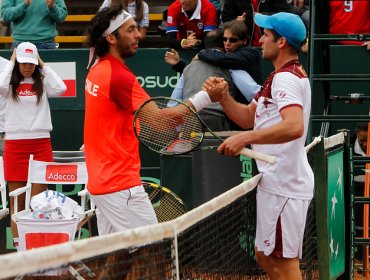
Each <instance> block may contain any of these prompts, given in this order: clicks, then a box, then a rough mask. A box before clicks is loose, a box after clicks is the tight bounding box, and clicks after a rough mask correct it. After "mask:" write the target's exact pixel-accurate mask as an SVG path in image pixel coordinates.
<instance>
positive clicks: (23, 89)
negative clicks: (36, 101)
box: [16, 84, 37, 96]
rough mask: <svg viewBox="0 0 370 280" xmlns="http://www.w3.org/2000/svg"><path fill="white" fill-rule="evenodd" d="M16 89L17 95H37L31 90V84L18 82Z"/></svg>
mask: <svg viewBox="0 0 370 280" xmlns="http://www.w3.org/2000/svg"><path fill="white" fill-rule="evenodd" d="M16 91H17V93H18V95H19V96H34V95H37V93H36V91H34V90H33V84H20V85H19V86H18V87H17V90H16Z"/></svg>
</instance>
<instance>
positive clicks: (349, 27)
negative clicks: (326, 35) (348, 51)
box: [328, 0, 370, 45]
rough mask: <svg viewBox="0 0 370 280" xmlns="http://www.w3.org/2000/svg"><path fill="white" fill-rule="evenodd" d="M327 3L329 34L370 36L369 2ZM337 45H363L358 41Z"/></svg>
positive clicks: (334, 0)
mask: <svg viewBox="0 0 370 280" xmlns="http://www.w3.org/2000/svg"><path fill="white" fill-rule="evenodd" d="M328 3H329V9H330V10H329V32H330V33H331V34H370V19H369V15H370V1H353V0H352V1H343V0H333V1H328ZM338 43H339V44H347V45H363V44H364V42H363V41H361V40H358V41H339V42H338Z"/></svg>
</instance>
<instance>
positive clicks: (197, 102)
mask: <svg viewBox="0 0 370 280" xmlns="http://www.w3.org/2000/svg"><path fill="white" fill-rule="evenodd" d="M189 101H190V102H191V103H192V104H193V106H194V108H195V111H196V112H199V111H200V110H202V109H203V108H204V107H207V106H208V105H210V104H211V103H212V101H211V98H210V97H209V95H208V93H207V92H206V91H204V90H201V91H200V92H198V93H197V94H195V95H194V96H193V97H190V98H189Z"/></svg>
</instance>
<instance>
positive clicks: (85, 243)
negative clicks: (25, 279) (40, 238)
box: [0, 174, 262, 278]
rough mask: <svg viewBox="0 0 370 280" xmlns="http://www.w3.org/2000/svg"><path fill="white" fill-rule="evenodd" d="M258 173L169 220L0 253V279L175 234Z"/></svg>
mask: <svg viewBox="0 0 370 280" xmlns="http://www.w3.org/2000/svg"><path fill="white" fill-rule="evenodd" d="M261 176H262V175H261V174H258V175H256V176H254V177H253V178H251V179H249V180H247V181H244V182H243V183H241V184H240V185H238V186H236V187H234V188H232V189H230V190H229V191H227V192H225V193H223V194H222V195H220V196H218V197H216V198H214V199H212V200H210V201H209V202H207V203H205V204H203V205H201V206H199V207H198V208H195V209H193V210H192V211H190V212H188V213H186V214H184V215H183V216H180V217H178V218H177V219H175V220H172V221H169V222H165V223H161V224H156V225H150V226H145V227H140V228H136V229H132V230H128V231H124V232H118V233H113V234H109V235H102V236H97V237H92V238H88V239H83V240H78V241H74V242H69V243H63V244H59V245H55V246H49V247H43V248H38V249H34V250H29V251H25V252H18V253H11V254H5V255H2V256H0V271H1V276H0V278H7V277H14V276H17V275H23V274H28V273H32V272H35V271H40V270H43V269H47V268H51V267H59V266H61V265H63V264H66V263H71V262H75V261H78V260H82V259H86V258H90V257H94V256H97V255H102V254H106V253H110V252H113V251H116V250H120V249H124V248H130V247H136V246H140V245H142V244H148V243H154V242H156V241H160V240H163V239H165V238H171V237H175V236H176V235H177V234H178V233H181V232H182V231H183V230H185V229H186V228H188V227H189V226H191V225H193V224H195V223H197V222H199V221H200V220H202V219H204V218H206V217H208V216H210V215H212V214H213V213H215V212H216V211H218V210H220V209H222V208H223V207H224V206H226V205H228V204H230V203H232V202H233V201H235V200H236V199H238V198H239V197H241V196H243V195H245V194H246V193H248V192H249V191H251V190H253V189H254V188H255V187H256V186H257V184H258V182H259V180H260V178H261Z"/></svg>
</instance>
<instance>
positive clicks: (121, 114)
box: [84, 6, 227, 235]
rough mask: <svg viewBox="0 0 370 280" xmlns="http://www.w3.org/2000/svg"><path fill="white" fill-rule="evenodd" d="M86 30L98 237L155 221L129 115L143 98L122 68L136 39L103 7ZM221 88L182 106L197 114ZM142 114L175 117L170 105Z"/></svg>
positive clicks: (122, 14) (88, 131)
mask: <svg viewBox="0 0 370 280" xmlns="http://www.w3.org/2000/svg"><path fill="white" fill-rule="evenodd" d="M88 32H89V39H88V40H89V41H88V44H89V46H90V47H91V48H94V51H95V54H96V55H97V56H98V58H99V59H98V61H97V63H96V64H95V65H93V66H92V67H91V69H90V71H89V73H88V75H87V78H86V85H85V100H86V103H85V104H86V108H85V127H84V145H85V146H84V149H85V157H86V165H87V171H88V175H89V183H88V190H89V192H90V193H91V199H92V201H94V203H95V205H96V206H97V211H96V215H97V222H98V231H99V235H102V234H108V233H112V232H117V231H122V230H127V229H130V228H134V227H138V226H143V225H148V224H154V223H157V219H156V216H155V213H154V210H153V207H152V205H151V203H150V201H149V199H148V195H147V194H146V192H145V190H144V188H143V186H142V183H141V178H140V156H139V145H138V140H137V139H136V137H135V133H134V129H133V119H134V113H135V111H136V110H137V108H139V106H140V105H141V104H142V103H144V102H145V101H146V100H147V99H149V95H148V94H147V93H146V92H145V91H144V89H143V88H142V87H141V86H140V83H139V82H138V80H137V79H136V77H135V75H134V74H133V73H132V72H131V71H130V69H129V68H128V67H127V66H126V59H127V58H129V57H131V56H133V55H135V54H136V52H137V49H138V47H139V45H138V43H139V40H140V36H141V35H140V32H139V31H138V28H137V24H136V22H135V20H134V18H133V17H132V16H131V15H130V14H129V13H128V12H126V11H125V10H123V9H122V7H119V6H113V7H109V8H104V9H102V10H101V11H99V12H98V13H97V14H96V16H95V17H94V18H93V19H92V22H91V26H90V28H89V31H88ZM226 89H227V83H226V82H221V83H220V84H218V85H217V86H216V87H214V88H213V89H212V90H209V93H207V92H206V91H200V92H199V93H198V94H196V95H195V96H194V97H193V98H192V100H191V101H187V102H188V104H189V105H190V106H192V107H193V108H197V111H199V110H200V109H202V108H203V107H204V106H206V105H208V104H209V102H210V101H211V98H212V97H211V98H210V96H211V93H212V92H213V93H215V94H216V93H217V94H219V93H218V91H226ZM208 94H210V95H208ZM214 101H217V100H214ZM184 108H185V107H184ZM148 110H149V112H148V114H149V115H151V116H153V119H154V120H155V119H156V118H155V116H160V115H161V113H163V112H168V113H170V114H172V115H173V117H174V119H176V116H178V115H179V114H180V113H181V112H179V109H178V108H176V107H173V108H167V109H163V110H160V109H159V108H158V107H157V106H156V104H155V103H154V102H153V103H152V104H151V106H149V108H148ZM185 110H187V109H186V108H185ZM157 119H158V118H157Z"/></svg>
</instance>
